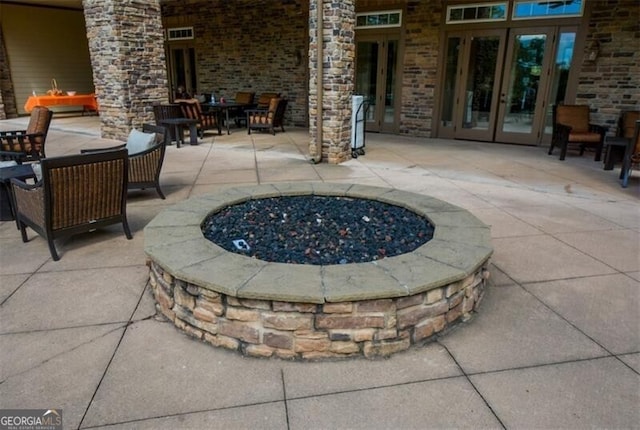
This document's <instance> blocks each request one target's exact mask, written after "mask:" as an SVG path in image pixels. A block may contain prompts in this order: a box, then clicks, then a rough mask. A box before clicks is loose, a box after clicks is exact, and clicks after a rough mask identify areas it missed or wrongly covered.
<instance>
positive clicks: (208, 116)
mask: <svg viewBox="0 0 640 430" xmlns="http://www.w3.org/2000/svg"><path fill="white" fill-rule="evenodd" d="M176 102H178V103H179V104H180V108H181V109H182V116H183V117H184V118H191V119H197V120H198V135H199V136H200V138H203V137H204V132H205V131H207V130H218V134H222V127H221V125H220V118H219V113H218V112H205V111H203V110H202V106H201V105H200V102H199V101H198V99H189V100H176Z"/></svg>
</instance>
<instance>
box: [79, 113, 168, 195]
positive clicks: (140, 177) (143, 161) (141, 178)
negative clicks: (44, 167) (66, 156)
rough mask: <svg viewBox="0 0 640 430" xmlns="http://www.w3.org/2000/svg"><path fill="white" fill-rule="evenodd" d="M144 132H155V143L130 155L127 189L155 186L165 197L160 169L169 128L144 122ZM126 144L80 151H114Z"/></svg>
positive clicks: (85, 152)
mask: <svg viewBox="0 0 640 430" xmlns="http://www.w3.org/2000/svg"><path fill="white" fill-rule="evenodd" d="M142 131H143V132H144V133H155V134H156V137H155V144H154V145H153V146H151V147H150V148H149V149H147V150H145V151H142V152H138V153H137V154H131V155H129V178H128V185H127V189H129V190H140V189H141V190H144V189H146V188H155V189H156V192H157V193H158V195H159V196H160V198H161V199H163V200H164V199H165V196H164V194H163V193H162V190H161V189H160V171H161V169H162V163H163V162H164V154H165V151H166V149H167V145H168V144H169V142H170V139H171V137H170V136H169V130H168V129H167V128H166V127H160V126H157V125H151V124H143V125H142ZM125 147H126V144H122V145H118V146H114V147H110V148H98V149H82V150H81V151H80V152H81V153H83V154H89V153H94V152H101V151H114V150H119V149H122V148H125Z"/></svg>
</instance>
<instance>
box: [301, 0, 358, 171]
mask: <svg viewBox="0 0 640 430" xmlns="http://www.w3.org/2000/svg"><path fill="white" fill-rule="evenodd" d="M322 4H323V9H322V11H323V21H322V28H323V31H322V35H323V41H322V45H323V49H322V58H323V61H322V63H323V70H322V100H323V102H322V110H323V114H322V130H321V132H322V152H321V155H322V161H328V162H329V163H332V164H338V163H341V162H343V161H346V160H348V159H350V157H351V149H350V148H351V96H352V95H353V90H354V76H355V67H354V66H355V64H354V62H355V5H354V0H342V1H339V2H336V1H330V0H322ZM316 6H317V0H309V8H310V9H309V37H310V44H309V133H310V136H311V143H310V145H309V154H310V155H311V157H314V158H316V157H318V158H319V155H320V154H318V149H317V140H316V139H317V136H318V127H317V112H318V85H317V82H318V67H317V53H318V51H317V44H318V40H317V30H316V28H317V27H316V25H317V17H318V14H317V10H316Z"/></svg>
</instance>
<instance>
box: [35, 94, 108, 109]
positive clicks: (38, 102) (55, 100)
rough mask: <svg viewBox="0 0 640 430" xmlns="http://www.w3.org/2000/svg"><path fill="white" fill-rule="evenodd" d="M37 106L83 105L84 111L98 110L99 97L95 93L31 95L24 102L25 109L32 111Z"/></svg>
mask: <svg viewBox="0 0 640 430" xmlns="http://www.w3.org/2000/svg"><path fill="white" fill-rule="evenodd" d="M36 106H46V107H52V106H82V111H83V113H84V112H87V111H93V112H98V109H99V106H98V99H97V98H96V95H95V94H74V95H72V96H70V95H59V96H51V95H41V96H39V95H33V96H29V98H28V99H27V101H26V102H25V104H24V110H25V111H26V112H27V113H31V111H32V110H33V108H34V107H36Z"/></svg>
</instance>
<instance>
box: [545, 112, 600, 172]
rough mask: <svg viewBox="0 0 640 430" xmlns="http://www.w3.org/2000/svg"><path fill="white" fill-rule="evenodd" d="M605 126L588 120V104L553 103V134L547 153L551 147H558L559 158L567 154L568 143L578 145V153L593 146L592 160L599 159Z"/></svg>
mask: <svg viewBox="0 0 640 430" xmlns="http://www.w3.org/2000/svg"><path fill="white" fill-rule="evenodd" d="M606 133H607V127H603V126H599V125H595V124H591V123H590V122H589V106H587V105H554V106H553V135H552V137H551V146H550V147H549V155H551V153H552V152H553V148H555V147H556V146H558V147H560V160H564V159H565V156H566V155H567V149H568V146H569V145H578V147H579V148H580V155H583V154H584V151H585V149H586V148H587V147H593V148H594V149H595V152H596V155H595V158H594V160H595V161H600V158H601V157H602V148H603V146H604V136H605V134H606Z"/></svg>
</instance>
